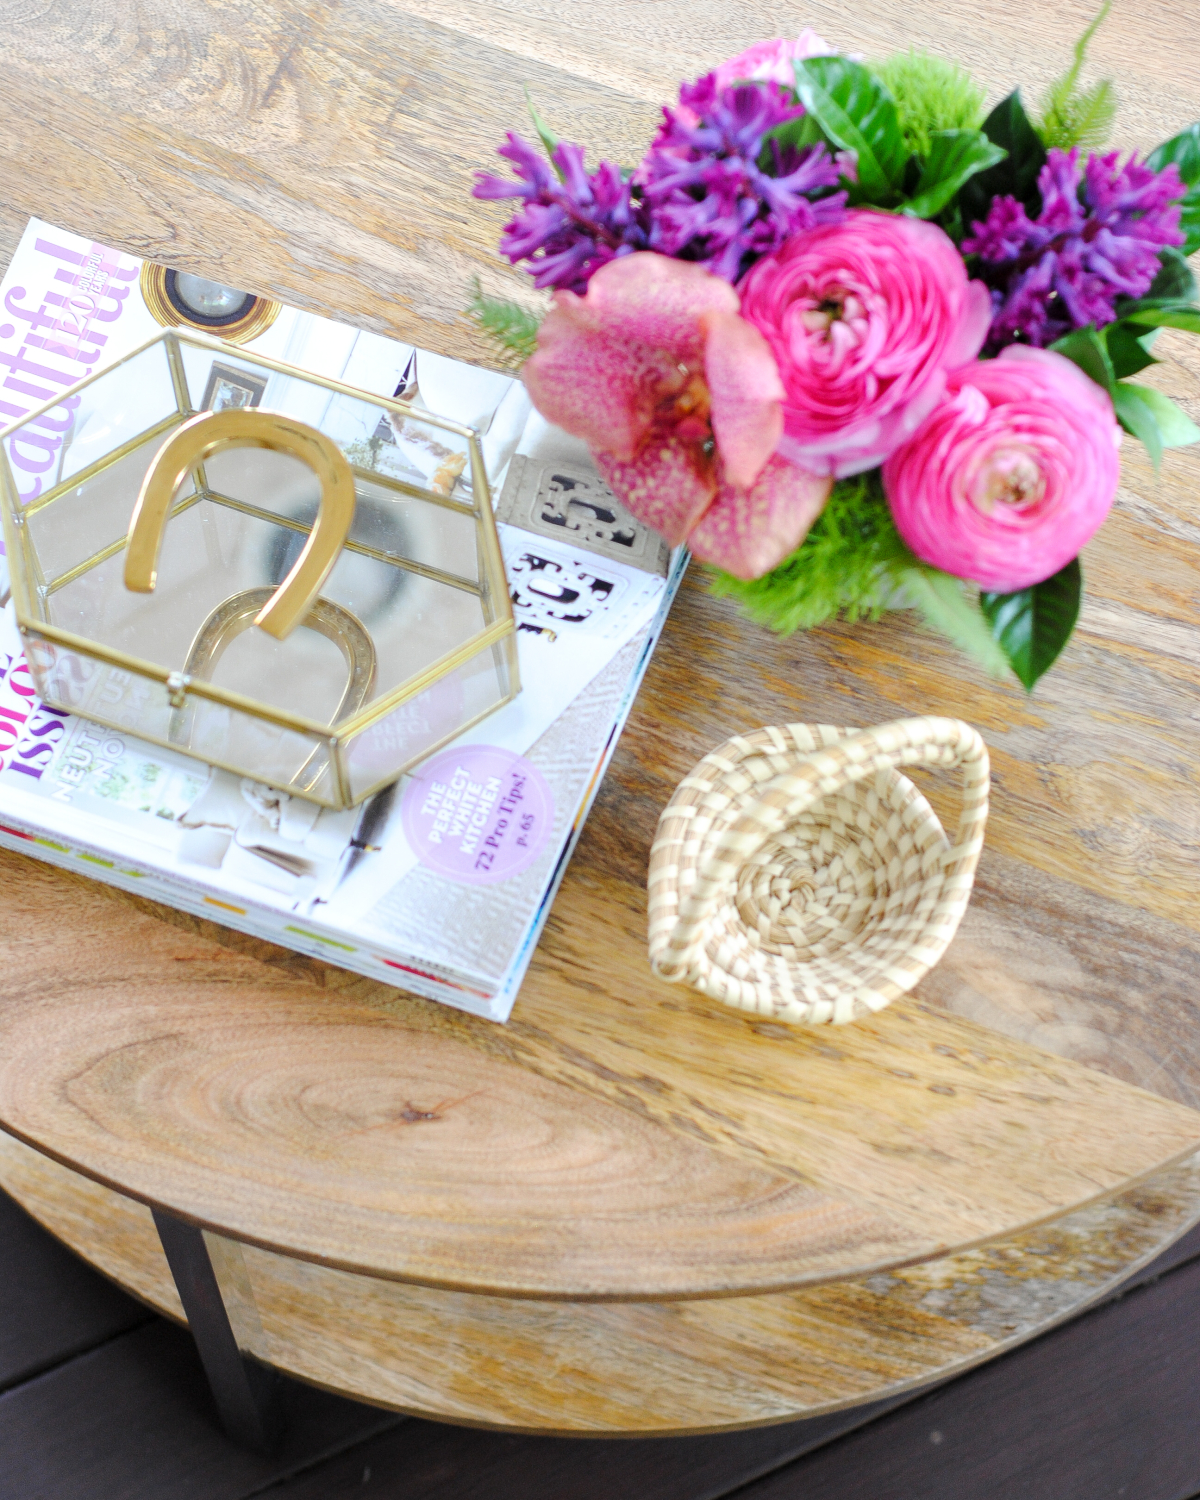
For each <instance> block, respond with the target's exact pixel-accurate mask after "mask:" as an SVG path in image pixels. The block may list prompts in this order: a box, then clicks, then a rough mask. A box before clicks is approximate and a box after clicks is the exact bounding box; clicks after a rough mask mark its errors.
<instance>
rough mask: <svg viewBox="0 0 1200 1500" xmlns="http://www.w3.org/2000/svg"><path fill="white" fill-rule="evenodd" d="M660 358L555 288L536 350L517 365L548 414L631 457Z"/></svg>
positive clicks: (648, 410)
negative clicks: (618, 335)
mask: <svg viewBox="0 0 1200 1500" xmlns="http://www.w3.org/2000/svg"><path fill="white" fill-rule="evenodd" d="M614 264H615V262H614ZM593 280H595V278H593ZM663 363H664V359H663V357H659V356H656V355H655V354H654V351H653V350H650V349H645V348H643V347H642V346H641V345H639V344H636V343H634V344H631V343H630V342H629V341H628V340H626V341H625V342H621V341H619V340H617V339H614V338H613V337H612V334H611V333H610V331H609V330H608V329H607V328H605V327H604V326H603V325H602V323H601V321H600V319H599V318H598V317H597V315H596V312H595V310H594V308H593V307H592V306H590V305H589V303H588V302H586V301H585V300H584V299H583V298H582V297H577V296H576V295H575V293H574V292H556V293H555V296H554V306H553V307H552V308H551V309H550V311H549V312H548V313H547V314H546V316H545V318H544V319H543V320H542V326H541V328H540V330H539V331H538V347H537V352H536V353H535V354H533V355H532V356H531V357H530V358H529V359H528V360H526V362H525V368H524V369H523V371H522V372H521V373H522V376H523V378H524V381H525V387H526V389H527V390H528V392H529V399H530V400H531V401H532V402H533V404H534V406H536V407H537V409H538V411H540V412H541V414H542V416H544V417H545V418H546V420H547V422H553V423H554V424H555V426H557V427H562V428H564V429H565V430H566V431H567V432H569V433H571V434H572V435H573V436H575V437H578V438H582V439H583V441H584V442H585V443H586V444H587V445H588V447H589V448H606V449H609V450H610V451H611V452H613V453H615V454H618V455H619V456H620V457H622V458H632V457H633V455H634V454H635V453H636V452H637V450H638V448H639V446H640V445H641V443H642V441H643V440H644V438H645V436H646V434H647V432H648V431H649V430H650V423H651V419H652V417H653V414H654V402H653V398H652V395H651V392H652V391H653V389H654V387H655V386H656V385H657V383H658V381H659V380H660V379H661V378H662V375H663V374H664V373H665V372H664V370H663V368H662V367H663ZM669 364H670V362H669V360H668V361H667V366H668V368H669Z"/></svg>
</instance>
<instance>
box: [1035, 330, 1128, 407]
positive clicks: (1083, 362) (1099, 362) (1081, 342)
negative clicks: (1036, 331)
mask: <svg viewBox="0 0 1200 1500" xmlns="http://www.w3.org/2000/svg"><path fill="white" fill-rule="evenodd" d="M1050 347H1051V349H1053V350H1054V351H1055V353H1056V354H1065V355H1066V357H1067V358H1068V359H1069V360H1070V361H1071V362H1072V364H1076V365H1078V366H1079V368H1080V369H1081V370H1082V371H1083V373H1084V374H1085V375H1087V376H1089V377H1090V378H1091V379H1092V380H1094V381H1095V382H1096V384H1097V385H1098V386H1101V387H1103V389H1104V390H1106V391H1107V392H1108V394H1109V395H1110V396H1111V395H1112V393H1113V387H1114V385H1115V384H1116V376H1115V375H1114V373H1113V367H1112V360H1111V359H1110V358H1109V356H1108V349H1107V347H1106V345H1105V341H1104V340H1103V339H1102V338H1101V337H1100V335H1099V334H1098V333H1097V332H1096V329H1095V327H1094V326H1093V325H1091V324H1089V325H1088V326H1087V327H1086V328H1076V329H1073V330H1072V332H1070V333H1068V334H1067V335H1066V336H1065V337H1064V338H1061V339H1059V340H1057V342H1055V343H1053V344H1051V345H1050Z"/></svg>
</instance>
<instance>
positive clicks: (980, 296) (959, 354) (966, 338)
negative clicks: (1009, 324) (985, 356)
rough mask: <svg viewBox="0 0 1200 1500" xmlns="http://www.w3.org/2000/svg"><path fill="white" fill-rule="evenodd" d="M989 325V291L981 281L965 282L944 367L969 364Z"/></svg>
mask: <svg viewBox="0 0 1200 1500" xmlns="http://www.w3.org/2000/svg"><path fill="white" fill-rule="evenodd" d="M991 324H992V294H991V293H990V292H989V291H988V289H987V287H986V286H984V284H983V282H982V281H968V282H967V290H966V294H965V296H964V297H963V305H962V313H961V315H960V318H959V324H958V328H957V330H956V332H955V335H954V338H953V340H952V341H951V343H950V345H949V347H948V348H947V350H946V357H945V360H944V362H943V367H944V368H945V369H947V370H957V369H958V368H959V366H960V365H966V364H970V362H971V360H973V359H974V358H975V356H976V355H977V354H978V353H979V351H980V350H981V349H982V348H983V341H984V339H985V338H987V332H988V329H989V328H990V327H991Z"/></svg>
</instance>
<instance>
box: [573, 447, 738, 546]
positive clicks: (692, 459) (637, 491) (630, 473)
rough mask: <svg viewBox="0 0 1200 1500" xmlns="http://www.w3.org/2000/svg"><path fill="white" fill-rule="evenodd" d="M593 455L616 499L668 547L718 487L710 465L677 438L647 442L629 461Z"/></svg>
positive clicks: (680, 536) (688, 527) (599, 453)
mask: <svg viewBox="0 0 1200 1500" xmlns="http://www.w3.org/2000/svg"><path fill="white" fill-rule="evenodd" d="M592 457H593V458H594V459H595V460H596V467H597V468H598V469H599V470H600V472H601V474H603V475H604V477H605V479H607V481H608V483H609V485H610V486H611V487H612V492H613V494H614V495H616V497H617V499H618V500H620V501H621V502H622V503H623V504H624V505H625V506H626V507H627V508H628V509H629V510H631V511H632V512H633V514H634V515H635V516H637V518H638V520H639V521H644V522H645V523H646V525H647V526H652V527H653V528H654V530H655V531H657V532H658V533H659V534H660V535H661V536H662V537H664V538H665V540H666V541H667V542H668V544H669V545H670V546H672V547H674V546H677V545H678V544H679V543H680V542H682V541H683V539H684V538H685V537H686V536H687V534H688V532H689V531H690V530H691V528H692V527H693V526H694V525H695V524H696V522H697V521H698V520H699V519H700V517H701V516H702V515H703V514H704V512H705V511H706V510H707V509H708V506H709V504H710V502H711V501H712V497H713V496H714V495H715V494H716V491H717V481H716V474H715V471H714V469H713V467H712V466H711V465H709V464H706V463H702V461H700V456H699V450H698V449H697V447H696V445H695V444H694V443H685V442H682V441H680V439H678V438H676V437H669V438H666V439H664V440H662V441H661V442H658V441H656V442H651V443H647V444H646V446H645V448H643V449H642V451H641V452H640V453H639V454H638V456H637V457H636V458H635V459H634V460H633V461H632V462H627V461H624V460H622V459H620V458H618V457H617V455H616V454H615V453H611V452H610V453H605V452H603V451H596V452H593V454H592Z"/></svg>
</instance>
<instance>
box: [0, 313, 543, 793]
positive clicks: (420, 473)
mask: <svg viewBox="0 0 1200 1500" xmlns="http://www.w3.org/2000/svg"><path fill="white" fill-rule="evenodd" d="M48 439H50V440H49V441H48ZM53 439H61V440H62V441H61V442H56V441H53ZM14 445H17V446H16V448H14ZM0 450H2V452H3V461H2V462H0V499H2V503H3V518H4V535H5V540H6V544H7V550H8V556H9V568H10V574H11V580H12V592H13V600H14V603H15V607H16V612H17V619H18V623H19V625H20V628H21V632H22V636H23V638H24V642H25V650H26V655H27V657H28V660H29V665H30V669H31V671H32V673H33V676H34V679H35V681H36V683H37V688H38V691H39V693H40V694H41V696H42V697H43V699H44V700H45V701H46V702H47V703H49V704H51V705H53V706H55V707H58V708H61V709H65V710H67V711H69V712H71V713H75V714H80V715H83V716H84V717H86V718H89V719H94V720H96V721H97V722H98V723H101V724H105V725H108V726H110V727H111V728H113V729H115V730H124V731H125V732H127V733H131V734H135V735H138V736H140V737H141V738H142V739H146V740H150V741H153V742H154V743H156V744H160V745H165V746H168V747H169V748H171V749H174V750H179V751H182V752H184V753H186V754H189V755H193V756H195V757H197V758H198V759H200V760H203V761H206V762H208V763H209V764H211V765H216V766H221V767H223V768H224V769H226V770H229V771H233V772H235V773H236V774H238V775H242V776H248V777H252V778H253V779H254V780H255V781H260V782H266V783H268V784H269V785H271V786H274V787H279V788H282V789H284V790H286V791H288V792H291V793H294V794H296V795H299V796H302V797H305V798H308V799H309V800H311V801H314V802H318V803H320V804H322V805H323V806H325V807H333V808H344V807H350V806H352V805H354V804H355V803H357V802H360V801H362V799H363V798H365V797H367V796H369V795H370V794H371V793H372V792H374V791H376V790H378V789H379V788H380V787H383V786H385V785H387V784H388V783H389V782H391V781H394V780H395V779H396V778H397V777H398V776H399V775H401V774H402V773H403V772H404V771H406V770H408V769H409V768H411V767H412V766H414V765H415V764H416V763H417V762H418V761H419V760H421V759H423V758H424V757H425V756H427V755H429V754H430V753H432V752H433V751H434V750H436V749H438V748H439V747H440V746H442V745H444V744H446V743H447V742H448V741H449V740H451V739H453V738H454V737H455V736H457V735H458V734H460V733H461V732H462V731H463V730H464V729H466V728H469V727H470V726H471V725H472V724H474V723H476V722H477V721H478V720H480V719H482V718H483V717H484V716H485V715H486V714H488V713H490V712H492V711H493V710H494V709H496V708H498V707H500V706H501V705H502V704H504V703H506V702H508V700H509V699H511V698H512V697H514V696H515V694H516V693H517V691H518V690H519V680H518V672H517V653H516V645H515V635H514V625H513V615H512V607H511V604H510V602H509V596H508V587H507V584H506V581H505V575H504V564H503V560H502V558H501V554H500V547H499V542H498V539H497V534H496V525H495V521H494V518H493V515H492V504H491V497H490V493H489V487H488V481H487V474H486V470H485V466H484V461H483V455H482V451H481V448H480V443H479V439H478V436H477V434H476V433H475V432H474V431H473V430H472V429H471V428H469V427H466V426H463V425H462V424H460V423H457V422H453V421H450V420H448V419H446V418H443V417H440V416H438V415H437V414H436V413H435V412H432V411H428V410H425V409H422V408H421V407H419V406H414V405H413V404H412V403H411V402H405V401H399V400H388V399H385V398H382V397H379V396H371V395H367V394H365V393H364V392H362V391H358V390H354V389H352V388H350V387H348V386H344V385H341V384H339V383H338V382H337V381H333V380H327V379H323V378H321V377H319V376H316V375H312V374H309V373H308V372H306V371H303V370H300V369H296V368H293V367H291V366H288V365H284V364H281V363H279V362H278V361H274V360H269V359H265V358H263V357H261V356H256V355H252V354H250V353H248V352H246V351H245V350H243V349H240V348H237V347H236V346H234V345H230V344H224V343H221V342H220V341H219V340H216V339H212V338H208V337H205V336H203V335H196V334H192V333H190V332H187V331H184V330H176V331H171V332H167V333H164V334H162V335H160V336H159V337H157V338H156V339H154V340H152V341H151V342H150V343H148V344H145V345H143V346H142V347H141V348H140V349H138V350H135V351H134V352H133V353H132V354H130V355H128V356H127V357H126V358H124V359H123V360H121V361H119V362H118V363H116V364H114V365H112V366H110V367H109V368H107V369H105V370H103V371H101V372H100V373H98V374H96V375H93V376H91V377H89V378H88V379H86V380H84V381H81V382H80V383H79V384H77V385H75V386H73V387H72V388H71V389H70V390H69V391H67V392H65V393H64V394H63V395H61V396H60V397H59V398H58V399H57V401H56V402H52V403H48V404H47V405H46V406H44V407H40V408H38V409H37V410H35V411H34V412H32V413H30V415H29V416H28V417H26V418H24V419H23V420H22V421H21V422H19V423H16V424H14V425H13V426H11V427H10V428H8V429H7V431H6V432H5V433H4V434H3V437H2V439H0ZM14 453H19V454H20V455H21V456H22V458H23V460H24V462H23V463H22V465H21V468H22V470H23V471H25V470H28V469H29V468H30V467H31V465H30V458H31V457H32V458H34V459H38V458H39V455H41V456H44V457H45V460H46V463H45V467H46V469H47V471H48V472H47V473H46V474H45V475H44V476H43V482H42V485H41V488H40V492H39V493H38V494H37V495H36V496H35V497H33V498H31V499H27V500H23V499H22V497H21V496H20V495H19V493H18V490H17V486H16V483H15V482H14V478H13V469H12V466H11V463H10V459H11V457H12V456H13V454H14Z"/></svg>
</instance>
